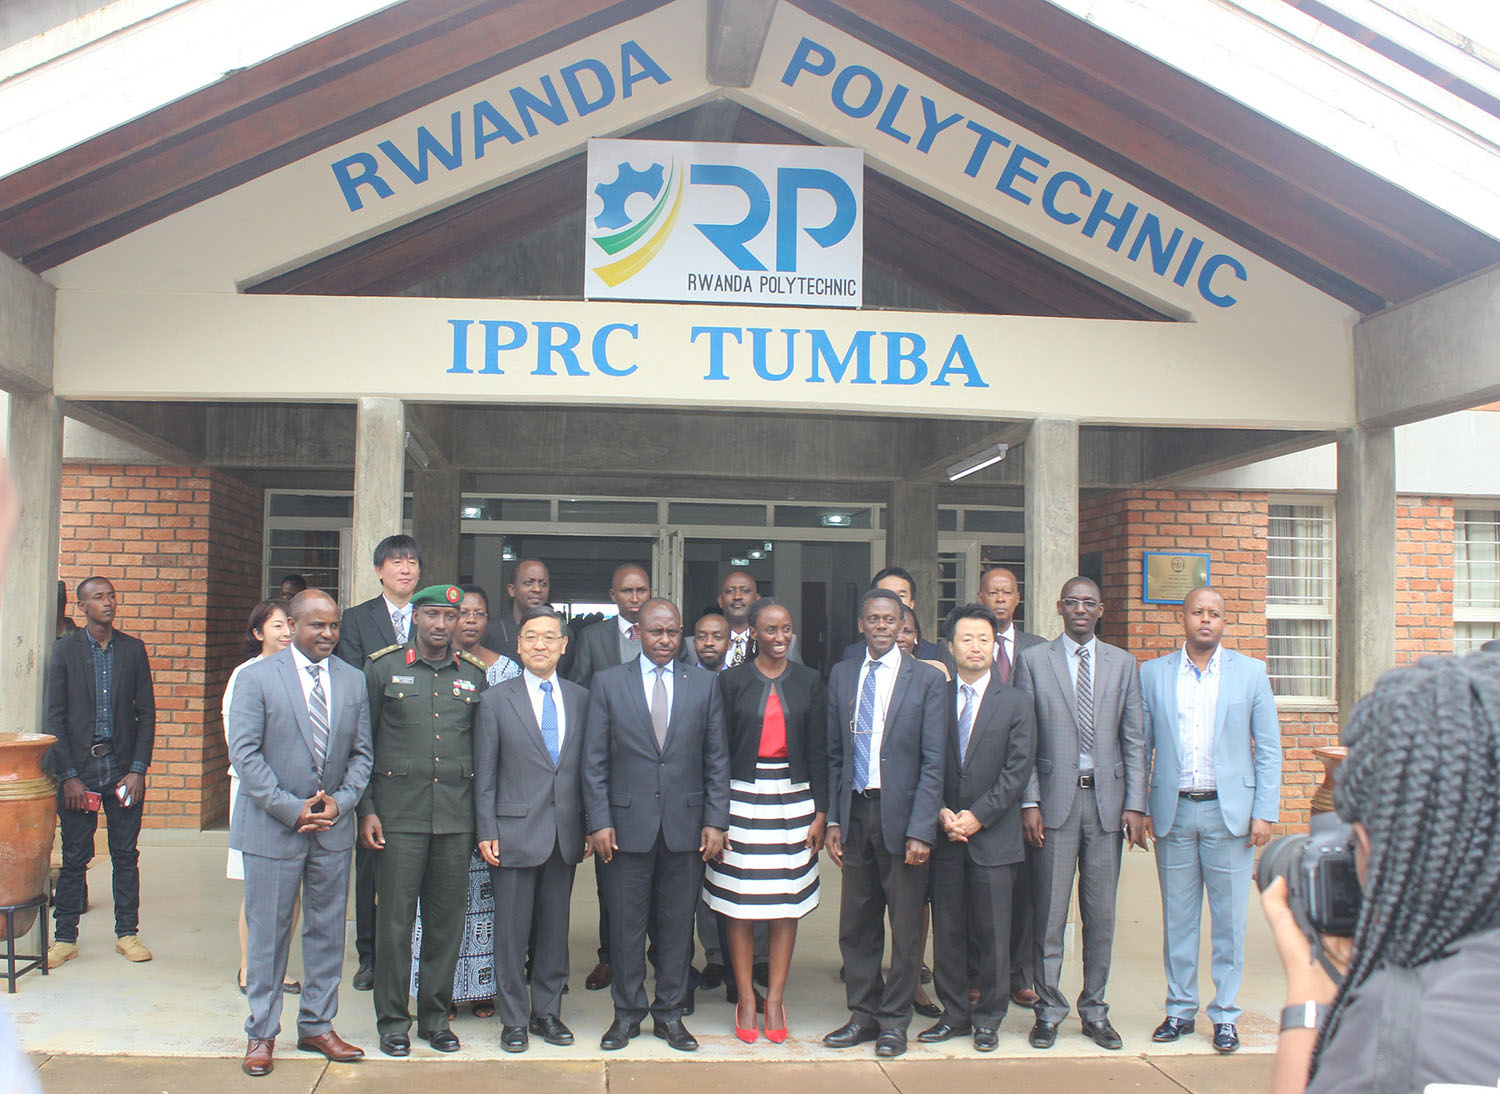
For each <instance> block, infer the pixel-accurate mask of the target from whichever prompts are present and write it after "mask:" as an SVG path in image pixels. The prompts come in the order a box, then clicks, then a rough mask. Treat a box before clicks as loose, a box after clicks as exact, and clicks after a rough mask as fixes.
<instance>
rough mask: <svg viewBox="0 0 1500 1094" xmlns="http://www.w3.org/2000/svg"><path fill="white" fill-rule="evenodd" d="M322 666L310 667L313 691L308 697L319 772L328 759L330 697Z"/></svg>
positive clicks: (308, 672)
mask: <svg viewBox="0 0 1500 1094" xmlns="http://www.w3.org/2000/svg"><path fill="white" fill-rule="evenodd" d="M321 668H322V665H308V666H307V674H308V675H309V676H311V677H312V682H313V686H312V691H311V692H310V693H309V694H308V696H307V716H308V717H309V718H311V719H312V727H313V766H314V767H315V768H317V769H318V771H319V772H322V770H323V764H324V762H325V761H326V760H327V759H328V696H327V695H326V694H324V692H323V674H322V672H320V671H319V670H320V669H321Z"/></svg>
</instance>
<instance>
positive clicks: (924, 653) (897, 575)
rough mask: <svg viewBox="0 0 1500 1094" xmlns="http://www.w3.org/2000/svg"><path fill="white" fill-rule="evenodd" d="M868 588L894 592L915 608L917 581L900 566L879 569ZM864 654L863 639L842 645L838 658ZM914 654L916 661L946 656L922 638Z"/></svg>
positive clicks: (862, 631) (849, 658)
mask: <svg viewBox="0 0 1500 1094" xmlns="http://www.w3.org/2000/svg"><path fill="white" fill-rule="evenodd" d="M870 588H871V589H885V590H886V591H887V592H891V593H894V594H895V595H896V597H897V599H899V600H900V601H901V603H903V604H905V605H906V606H907V607H908V608H911V609H912V610H914V611H915V610H916V607H917V583H916V581H915V579H913V578H912V576H911V574H910V573H909V572H908V571H907V570H904V569H902V568H901V567H900V566H887V567H886V568H885V569H883V570H881V571H880V572H879V573H877V574H876V575H875V576H874V577H872V578H871V579H870ZM860 633H861V634H863V633H864V630H863V624H861V630H860ZM864 655H865V643H864V641H863V640H861V641H859V642H850V643H849V644H848V645H847V646H845V647H844V652H843V655H842V656H840V658H839V660H840V661H851V660H853V659H854V658H856V657H864ZM914 656H915V657H916V658H917V660H918V661H942V660H943V659H944V658H945V657H946V654H945V653H944V652H943V650H942V648H941V647H940V646H939V645H938V644H937V643H936V642H929V641H928V640H927V639H925V638H923V639H921V640H919V641H918V642H917V648H916V650H915V651H914Z"/></svg>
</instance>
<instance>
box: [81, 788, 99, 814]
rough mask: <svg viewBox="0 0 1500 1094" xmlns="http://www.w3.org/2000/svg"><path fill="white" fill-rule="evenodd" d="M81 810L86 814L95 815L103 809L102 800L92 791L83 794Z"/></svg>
mask: <svg viewBox="0 0 1500 1094" xmlns="http://www.w3.org/2000/svg"><path fill="white" fill-rule="evenodd" d="M83 808H84V810H85V811H86V812H89V813H97V812H99V810H101V809H103V808H104V799H103V798H102V797H100V796H99V795H98V794H96V793H94V792H93V791H92V790H85V791H84V792H83Z"/></svg>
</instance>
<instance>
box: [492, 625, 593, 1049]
mask: <svg viewBox="0 0 1500 1094" xmlns="http://www.w3.org/2000/svg"><path fill="white" fill-rule="evenodd" d="M567 646H568V635H567V630H566V628H565V627H564V626H563V618H562V616H560V615H558V614H557V612H555V611H553V610H552V609H551V608H550V607H540V608H532V609H530V610H529V611H527V612H526V613H525V614H524V615H523V616H522V617H521V626H520V629H519V631H518V632H517V634H516V646H515V650H516V654H517V656H518V657H520V659H521V664H522V665H523V666H525V667H524V668H523V670H522V672H521V675H520V676H513V677H511V678H510V679H509V680H506V681H504V682H503V683H500V684H497V685H496V686H495V687H492V688H490V689H489V690H488V691H486V692H485V693H484V695H483V696H481V697H480V700H479V710H478V712H477V713H476V715H475V718H474V820H475V831H476V833H477V834H478V838H479V853H480V855H482V856H483V857H484V860H485V862H487V863H489V865H490V879H491V881H492V882H493V885H494V890H495V976H496V981H497V983H496V988H497V991H496V1001H497V1003H498V1005H499V1010H500V1024H501V1029H500V1047H501V1048H503V1049H504V1050H505V1051H507V1052H524V1051H525V1050H526V1048H527V1042H528V1039H529V1038H528V1028H529V1031H530V1032H531V1033H535V1034H537V1035H538V1036H540V1037H541V1038H542V1039H543V1040H544V1041H546V1042H547V1043H548V1044H551V1045H571V1044H572V1043H573V1033H572V1031H571V1030H569V1029H568V1027H567V1026H565V1025H563V1023H562V1018H561V1016H560V1015H561V1009H562V992H563V988H564V986H566V984H567V982H568V918H569V905H570V903H571V901H572V896H573V868H574V867H575V866H577V865H578V863H579V862H581V861H582V860H583V857H584V854H585V850H584V819H583V798H582V785H581V781H580V772H581V770H582V766H583V763H582V758H583V742H584V738H585V734H586V732H587V725H588V722H587V717H588V698H589V693H588V692H587V691H585V690H584V689H583V688H581V687H579V686H578V685H577V684H575V683H573V682H572V681H569V680H564V679H562V678H561V677H560V676H559V675H558V673H557V665H558V662H559V661H560V660H561V659H562V656H563V652H564V651H565V650H566V649H567ZM533 922H534V923H535V925H536V938H535V941H534V945H535V951H534V956H533V957H532V961H531V997H530V999H529V1000H528V999H527V994H526V980H525V974H524V972H523V969H524V967H525V964H526V944H527V939H528V937H529V936H530V934H531V929H532V924H533Z"/></svg>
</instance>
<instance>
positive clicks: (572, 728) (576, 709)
mask: <svg viewBox="0 0 1500 1094" xmlns="http://www.w3.org/2000/svg"><path fill="white" fill-rule="evenodd" d="M553 678H554V679H556V680H557V681H558V687H559V688H560V689H561V691H562V700H563V716H564V717H565V718H566V719H567V725H566V727H565V728H564V730H563V733H564V734H565V736H564V737H563V743H562V751H561V752H559V753H558V754H557V765H558V766H559V767H561V766H562V762H563V757H565V756H567V755H569V754H570V753H572V752H575V751H577V750H578V749H580V748H582V747H583V701H582V700H581V699H580V698H578V697H577V696H576V695H575V694H574V693H573V691H572V689H571V688H568V687H564V686H563V684H562V677H560V676H554V677H553ZM528 705H529V704H528ZM538 735H540V730H538Z"/></svg>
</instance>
